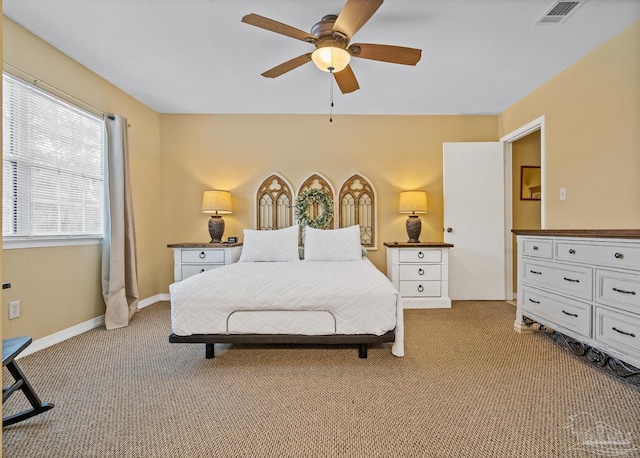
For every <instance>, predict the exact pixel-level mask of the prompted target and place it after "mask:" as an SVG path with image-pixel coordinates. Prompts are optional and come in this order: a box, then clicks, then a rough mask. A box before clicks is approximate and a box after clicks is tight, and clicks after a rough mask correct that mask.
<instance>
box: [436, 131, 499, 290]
mask: <svg viewBox="0 0 640 458" xmlns="http://www.w3.org/2000/svg"><path fill="white" fill-rule="evenodd" d="M443 168H444V170H443V181H444V230H445V232H444V241H445V242H447V243H452V244H453V245H454V247H453V248H452V249H451V250H450V254H449V296H450V297H451V299H453V300H504V299H505V298H506V290H505V279H506V273H505V234H504V231H505V219H504V218H505V195H504V194H505V191H504V189H505V186H504V180H505V178H504V177H505V174H504V148H503V143H502V142H483V143H444V144H443Z"/></svg>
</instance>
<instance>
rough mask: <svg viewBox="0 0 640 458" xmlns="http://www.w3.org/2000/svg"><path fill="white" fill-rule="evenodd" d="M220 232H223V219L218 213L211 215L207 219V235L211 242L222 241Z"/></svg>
mask: <svg viewBox="0 0 640 458" xmlns="http://www.w3.org/2000/svg"><path fill="white" fill-rule="evenodd" d="M222 234H224V220H223V219H222V216H220V215H211V219H210V220H209V235H210V236H211V243H220V242H222Z"/></svg>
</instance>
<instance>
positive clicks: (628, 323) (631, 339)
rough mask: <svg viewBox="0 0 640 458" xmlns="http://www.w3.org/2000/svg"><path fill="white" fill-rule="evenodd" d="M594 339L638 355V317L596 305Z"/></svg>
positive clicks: (639, 340)
mask: <svg viewBox="0 0 640 458" xmlns="http://www.w3.org/2000/svg"><path fill="white" fill-rule="evenodd" d="M595 337H596V340H599V341H601V342H603V343H606V344H608V345H609V346H610V347H613V348H615V349H617V350H619V351H621V352H623V353H628V354H630V355H633V356H635V357H636V358H637V357H640V317H639V316H634V315H628V314H626V313H620V312H617V311H614V310H610V309H606V308H604V307H596V336H595Z"/></svg>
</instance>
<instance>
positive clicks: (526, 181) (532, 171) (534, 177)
mask: <svg viewBox="0 0 640 458" xmlns="http://www.w3.org/2000/svg"><path fill="white" fill-rule="evenodd" d="M541 198H542V176H541V172H540V167H538V166H535V165H523V166H521V167H520V200H540V199H541Z"/></svg>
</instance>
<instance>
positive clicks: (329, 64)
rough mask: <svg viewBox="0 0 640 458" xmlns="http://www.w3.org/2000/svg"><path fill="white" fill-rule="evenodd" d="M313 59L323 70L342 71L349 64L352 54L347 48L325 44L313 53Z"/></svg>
mask: <svg viewBox="0 0 640 458" xmlns="http://www.w3.org/2000/svg"><path fill="white" fill-rule="evenodd" d="M311 60H313V63H314V64H316V67H318V68H319V69H320V70H322V71H323V72H329V71H332V72H333V73H337V72H340V71H342V70H344V68H345V67H346V66H347V65H349V61H350V60H351V54H349V52H348V51H347V50H345V49H342V48H336V47H334V46H324V47H322V48H318V49H316V50H315V51H313V53H311Z"/></svg>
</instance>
